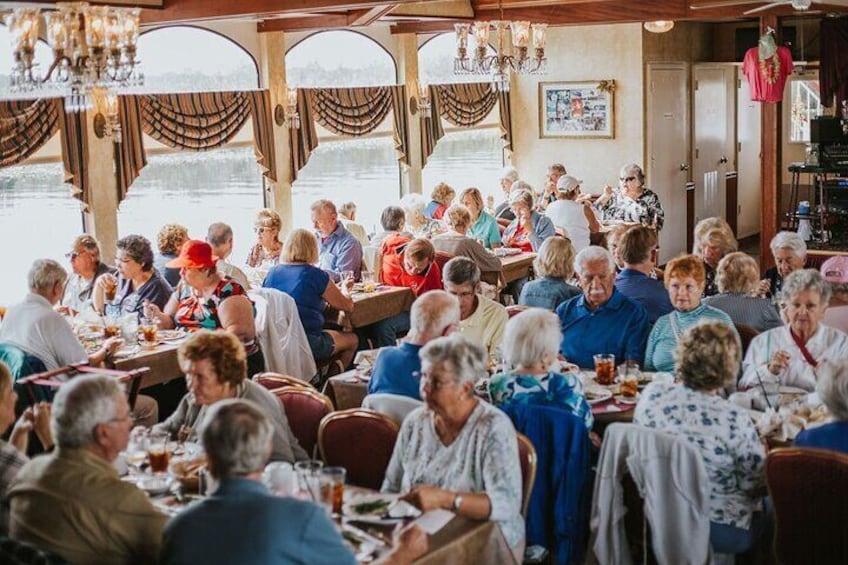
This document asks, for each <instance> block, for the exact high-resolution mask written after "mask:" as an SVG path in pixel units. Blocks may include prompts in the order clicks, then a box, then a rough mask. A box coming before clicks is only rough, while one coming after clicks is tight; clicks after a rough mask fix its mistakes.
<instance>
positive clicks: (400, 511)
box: [386, 499, 421, 518]
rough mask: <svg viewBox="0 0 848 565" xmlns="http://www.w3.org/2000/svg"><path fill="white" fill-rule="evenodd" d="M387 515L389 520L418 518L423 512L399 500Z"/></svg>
mask: <svg viewBox="0 0 848 565" xmlns="http://www.w3.org/2000/svg"><path fill="white" fill-rule="evenodd" d="M386 514H387V515H388V516H389V518H417V517H419V516H421V511H420V510H419V509H417V508H416V507H414V506H413V505H411V504H410V503H408V502H407V501H405V500H401V499H397V500H395V501H394V503H392V505H391V506H390V507H389V509H388V511H387V512H386Z"/></svg>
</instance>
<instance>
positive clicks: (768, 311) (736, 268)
mask: <svg viewBox="0 0 848 565" xmlns="http://www.w3.org/2000/svg"><path fill="white" fill-rule="evenodd" d="M758 277H759V270H758V268H757V262H756V261H754V259H753V258H752V257H750V256H748V255H746V254H744V253H740V252H738V251H736V252H734V253H731V254H730V255H725V256H724V257H723V258H722V260H721V261H719V262H718V270H717V271H716V282H717V283H718V292H719V293H718V294H716V295H715V296H710V297H708V298H705V299H704V304H707V305H708V306H712V307H713V308H718V309H719V310H721V311H722V312H725V313H726V314H727V315H728V316H730V319H731V320H733V323H734V324H741V325H744V326H749V327H751V328H754V329H755V330H757V331H758V332H764V331H766V330H770V329H772V328H776V327H778V326H782V325H783V320H781V319H780V315H779V314H778V312H777V308H775V307H774V304H772V303H771V301H770V300H766V299H765V298H758V297H756V296H752V292H754V290H755V289H756V287H757V279H758Z"/></svg>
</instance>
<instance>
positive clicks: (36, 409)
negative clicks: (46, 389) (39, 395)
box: [33, 402, 53, 450]
mask: <svg viewBox="0 0 848 565" xmlns="http://www.w3.org/2000/svg"><path fill="white" fill-rule="evenodd" d="M51 411H52V408H51V406H50V404H48V403H47V402H39V403H38V404H36V405H35V406H33V429H34V430H35V435H36V436H38V441H40V442H41V445H43V446H44V449H48V450H49V449H50V448H52V447H53V432H52V431H51V429H50V414H51Z"/></svg>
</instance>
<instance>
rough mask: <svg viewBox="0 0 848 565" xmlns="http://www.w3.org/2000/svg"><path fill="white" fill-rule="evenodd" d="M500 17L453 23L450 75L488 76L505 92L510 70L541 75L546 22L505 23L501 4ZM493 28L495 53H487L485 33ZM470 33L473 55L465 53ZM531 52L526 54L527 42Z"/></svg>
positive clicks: (496, 86)
mask: <svg viewBox="0 0 848 565" xmlns="http://www.w3.org/2000/svg"><path fill="white" fill-rule="evenodd" d="M500 10H501V19H500V20H498V21H493V22H474V24H473V25H472V24H456V25H455V26H454V28H455V29H456V58H455V59H454V62H453V72H454V74H466V75H467V74H472V75H484V76H485V75H488V76H489V77H491V80H492V86H493V87H494V88H496V89H497V90H498V91H500V92H507V91H509V76H510V73H511V72H515V73H518V74H532V75H536V74H544V73H546V72H547V66H548V60H547V59H546V58H545V41H546V36H545V33H546V29H547V27H548V25H547V24H531V23H530V22H524V21H517V22H509V21H505V20H504V19H503V7H502V6H500ZM492 30H494V32H495V40H496V43H497V52H496V53H495V54H493V55H489V54H488V49H489V35H490V32H491V31H492ZM469 35H473V37H474V42H475V47H474V56H473V57H469V56H468V37H469ZM531 42H532V45H533V55H532V56H531V55H530V44H531Z"/></svg>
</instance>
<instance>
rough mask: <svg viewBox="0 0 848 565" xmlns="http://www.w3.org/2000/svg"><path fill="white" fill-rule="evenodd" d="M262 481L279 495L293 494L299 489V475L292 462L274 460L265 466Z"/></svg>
mask: <svg viewBox="0 0 848 565" xmlns="http://www.w3.org/2000/svg"><path fill="white" fill-rule="evenodd" d="M262 482H263V483H265V486H266V487H268V490H270V491H271V492H272V493H274V494H276V495H277V496H292V495H294V494H295V492H296V491H297V477H296V476H295V473H294V468H293V467H292V465H291V463H286V462H285V461H274V462H271V463H268V465H266V466H265V471H263V473H262Z"/></svg>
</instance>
